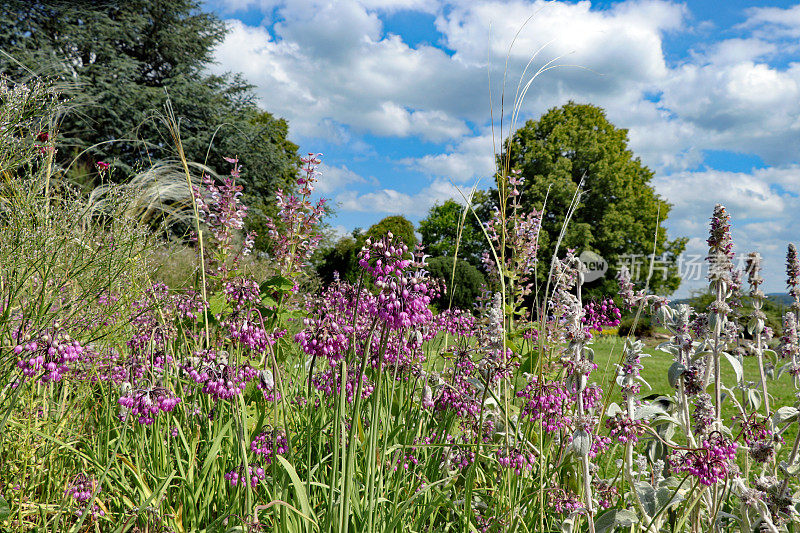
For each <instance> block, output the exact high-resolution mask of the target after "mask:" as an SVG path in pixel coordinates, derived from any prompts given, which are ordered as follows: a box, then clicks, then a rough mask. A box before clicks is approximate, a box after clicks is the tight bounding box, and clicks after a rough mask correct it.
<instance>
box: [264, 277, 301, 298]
mask: <svg viewBox="0 0 800 533" xmlns="http://www.w3.org/2000/svg"><path fill="white" fill-rule="evenodd" d="M259 288H260V289H261V292H262V294H263V293H266V292H282V293H287V292H289V291H291V290H292V289H293V288H294V283H293V282H292V281H291V280H289V279H287V278H284V277H283V276H273V277H271V278H269V279H268V280H266V281H265V282H264V283H262V284H261V285H260V287H259Z"/></svg>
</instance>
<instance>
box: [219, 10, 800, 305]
mask: <svg viewBox="0 0 800 533" xmlns="http://www.w3.org/2000/svg"><path fill="white" fill-rule="evenodd" d="M720 5H721V4H720V3H719V2H700V1H697V2H685V3H675V2H664V1H628V2H609V1H606V2H599V1H598V2H588V1H586V2H542V1H532V0H515V1H509V2H498V1H486V0H464V1H455V2H440V1H438V0H338V1H336V2H322V1H318V0H291V1H280V0H209V1H208V2H207V3H206V7H207V8H209V9H211V10H213V11H215V12H216V13H217V14H218V15H219V16H220V17H222V18H223V19H225V20H226V21H227V22H228V24H229V27H230V32H229V34H228V36H227V38H226V40H225V42H224V43H222V44H221V45H220V46H219V47H218V49H217V50H216V52H215V57H216V61H217V64H216V65H215V66H214V70H215V71H218V72H224V71H233V72H241V73H243V74H244V75H245V77H246V78H247V79H248V80H249V81H250V82H251V83H253V84H254V85H255V86H256V87H257V92H258V95H259V98H260V100H261V104H262V106H263V107H264V108H265V109H267V110H269V111H271V112H273V113H274V114H276V115H279V116H282V117H285V118H287V119H288V120H289V123H290V137H291V138H292V140H294V141H295V142H296V143H298V144H299V145H300V147H301V150H302V151H304V152H306V151H313V152H322V153H323V154H324V156H323V161H324V166H323V171H324V173H323V177H322V179H321V182H320V192H321V194H323V195H324V196H326V197H328V198H330V199H331V200H332V201H333V202H334V204H335V205H337V206H338V207H337V209H338V211H337V214H336V216H335V218H334V219H333V220H332V221H331V223H332V224H333V226H334V227H336V228H337V230H338V231H340V232H342V233H345V232H349V231H351V230H352V229H353V228H355V227H368V226H369V225H371V224H372V223H374V222H376V221H378V220H380V219H381V218H383V217H384V216H387V215H392V214H403V215H405V216H407V217H408V218H409V219H411V220H412V221H414V222H417V221H418V220H419V219H420V218H421V217H423V216H424V215H425V213H426V212H427V210H428V209H429V208H430V206H431V205H433V204H434V203H435V202H440V201H442V200H444V199H447V198H450V197H456V198H458V197H459V192H458V191H459V189H461V190H465V191H466V190H469V188H471V187H472V186H473V185H475V184H476V183H477V184H478V186H481V187H486V186H488V185H489V182H488V180H487V176H490V175H491V172H492V161H493V156H492V154H493V140H492V133H491V129H490V124H491V123H490V105H489V101H490V90H489V78H491V88H492V91H491V95H492V100H493V102H494V104H495V109H494V114H495V118H497V116H498V113H499V110H498V109H497V103H498V102H499V90H500V88H501V86H502V79H503V68H504V64H505V61H506V55H507V53H508V47H509V44H510V42H511V39H512V37H513V35H514V34H515V33H516V32H517V30H519V29H520V27H522V24H523V22H524V21H525V20H526V19H528V18H529V17H530V16H531V15H533V18H531V19H530V20H529V21H528V23H527V24H526V25H525V26H524V28H523V29H522V31H521V32H520V35H519V37H518V39H517V41H516V43H515V45H514V48H513V49H512V50H511V52H510V54H509V55H508V58H509V61H508V65H509V67H508V73H509V75H508V78H507V82H506V86H507V92H508V93H509V94H512V95H513V93H514V90H515V88H516V86H517V83H518V81H519V79H520V76H521V74H522V72H523V69H524V68H525V65H526V63H527V62H528V61H529V59H530V58H531V56H532V55H533V54H534V53H535V52H536V51H537V50H540V49H541V51H540V52H539V54H538V55H537V58H536V59H535V60H534V62H533V65H534V66H535V67H538V66H541V65H543V64H545V63H546V62H547V61H550V60H555V64H560V65H563V66H560V67H559V68H555V69H552V70H549V71H547V72H545V73H543V74H542V75H541V76H539V77H538V78H537V79H536V80H535V81H534V82H533V84H532V85H531V88H530V90H529V91H528V93H527V95H526V97H525V99H524V101H523V102H522V104H521V109H520V118H519V124H521V123H522V122H523V121H524V120H527V119H529V118H536V117H538V116H539V115H541V114H542V113H543V112H544V111H546V110H547V109H548V108H550V107H553V106H556V105H561V104H563V103H565V102H566V101H568V100H570V99H573V100H576V101H578V102H588V103H593V104H596V105H600V106H602V107H603V108H604V109H606V111H607V114H608V117H609V119H610V120H611V121H612V122H613V123H614V124H615V125H617V126H618V127H624V128H628V129H629V132H630V133H629V137H630V147H631V149H632V150H633V151H634V153H635V154H636V155H638V156H639V157H641V159H642V161H643V162H644V163H645V164H646V165H648V166H649V167H650V168H651V169H653V170H654V171H655V173H656V178H655V180H654V183H653V185H654V186H655V188H656V191H657V192H658V193H659V194H661V195H662V196H663V197H665V198H666V199H667V200H668V201H670V202H671V203H673V204H674V207H673V211H672V213H671V214H670V217H669V220H668V222H667V226H668V231H669V234H670V236H672V237H675V236H686V237H689V238H690V242H689V246H688V248H687V254H694V255H698V254H702V255H704V254H705V245H704V241H705V236H706V232H707V229H706V227H707V222H708V218H709V216H710V214H711V210H712V209H713V206H714V204H715V203H717V202H720V203H723V204H725V205H726V206H727V207H728V209H729V211H730V213H731V215H732V218H733V224H734V239H735V241H736V243H737V251H739V252H741V253H742V254H744V253H746V252H748V251H751V250H759V251H760V252H761V253H762V255H763V256H764V257H765V260H766V268H765V277H766V278H767V282H766V284H765V287H766V289H767V290H768V291H781V290H783V278H784V276H783V274H782V264H783V253H784V250H785V246H786V243H787V242H788V241H791V240H797V239H798V235H797V231H796V229H797V227H798V223H800V156H798V153H797V147H798V146H800V142H799V141H800V106H798V103H800V46H799V45H800V39H799V38H800V5H793V4H791V3H788V2H744V1H728V2H726V3H725V4H724V5H725V7H724V8H722V9H721V8H720V7H719V6H720ZM567 65H580V66H581V67H585V68H575V67H571V66H567ZM505 111H506V116H507V117H508V116H509V111H510V108H508V107H507V109H506V110H505ZM508 124H509V121H508V120H506V125H508ZM507 133H508V129H506V130H505V131H503V132H502V134H503V135H506V134H507ZM500 138H501V136H500V133H499V132H497V131H496V132H495V140H497V141H499V139H500ZM687 257H688V256H687ZM703 284H704V281H703V280H688V281H687V282H685V283H684V284H683V285H682V287H681V289H680V290H679V292H678V296H685V295H687V294H688V293H689V291H690V290H692V289H696V288H699V287H701V286H702V285H703Z"/></svg>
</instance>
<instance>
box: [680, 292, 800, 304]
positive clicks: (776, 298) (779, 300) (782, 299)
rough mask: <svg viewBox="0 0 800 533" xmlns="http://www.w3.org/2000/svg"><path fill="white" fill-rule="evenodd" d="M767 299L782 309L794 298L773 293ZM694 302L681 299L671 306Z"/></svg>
mask: <svg viewBox="0 0 800 533" xmlns="http://www.w3.org/2000/svg"><path fill="white" fill-rule="evenodd" d="M767 299H768V300H769V301H771V302H772V303H774V304H775V305H778V306H781V307H789V306H790V305H791V304H792V297H791V296H789V295H788V294H786V293H785V292H772V293H769V294H767ZM692 300H694V297H692V298H680V299H678V300H671V301H670V305H678V304H690V303H691V302H692Z"/></svg>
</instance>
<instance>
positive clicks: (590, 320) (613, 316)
mask: <svg viewBox="0 0 800 533" xmlns="http://www.w3.org/2000/svg"><path fill="white" fill-rule="evenodd" d="M621 317H622V313H621V312H620V310H619V308H617V306H616V305H615V304H614V300H613V299H611V298H606V299H604V300H600V301H599V302H589V303H587V304H586V305H584V306H583V317H582V318H581V323H582V324H583V326H584V327H585V328H586V329H588V330H589V331H603V328H604V327H617V326H619V324H620V318H621Z"/></svg>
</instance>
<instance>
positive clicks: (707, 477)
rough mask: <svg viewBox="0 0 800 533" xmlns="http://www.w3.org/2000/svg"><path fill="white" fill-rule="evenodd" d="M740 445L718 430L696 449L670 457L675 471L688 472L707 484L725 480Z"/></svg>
mask: <svg viewBox="0 0 800 533" xmlns="http://www.w3.org/2000/svg"><path fill="white" fill-rule="evenodd" d="M737 447H738V445H737V444H736V443H735V442H732V441H730V440H728V439H727V438H725V437H724V436H722V435H721V434H720V433H718V432H714V433H712V434H711V435H710V436H709V438H708V439H707V440H704V441H703V442H702V447H701V448H699V449H696V450H690V451H686V452H682V453H681V452H678V453H677V454H676V455H675V456H673V457H671V458H670V464H671V465H672V467H673V469H674V470H675V472H688V473H689V474H691V475H693V476H695V477H697V478H698V481H699V482H700V483H701V484H703V485H706V486H711V485H713V484H714V483H718V482H720V481H723V480H725V479H726V478H727V477H728V472H729V470H730V468H731V467H732V466H733V465H734V461H735V459H736V448H737Z"/></svg>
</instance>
